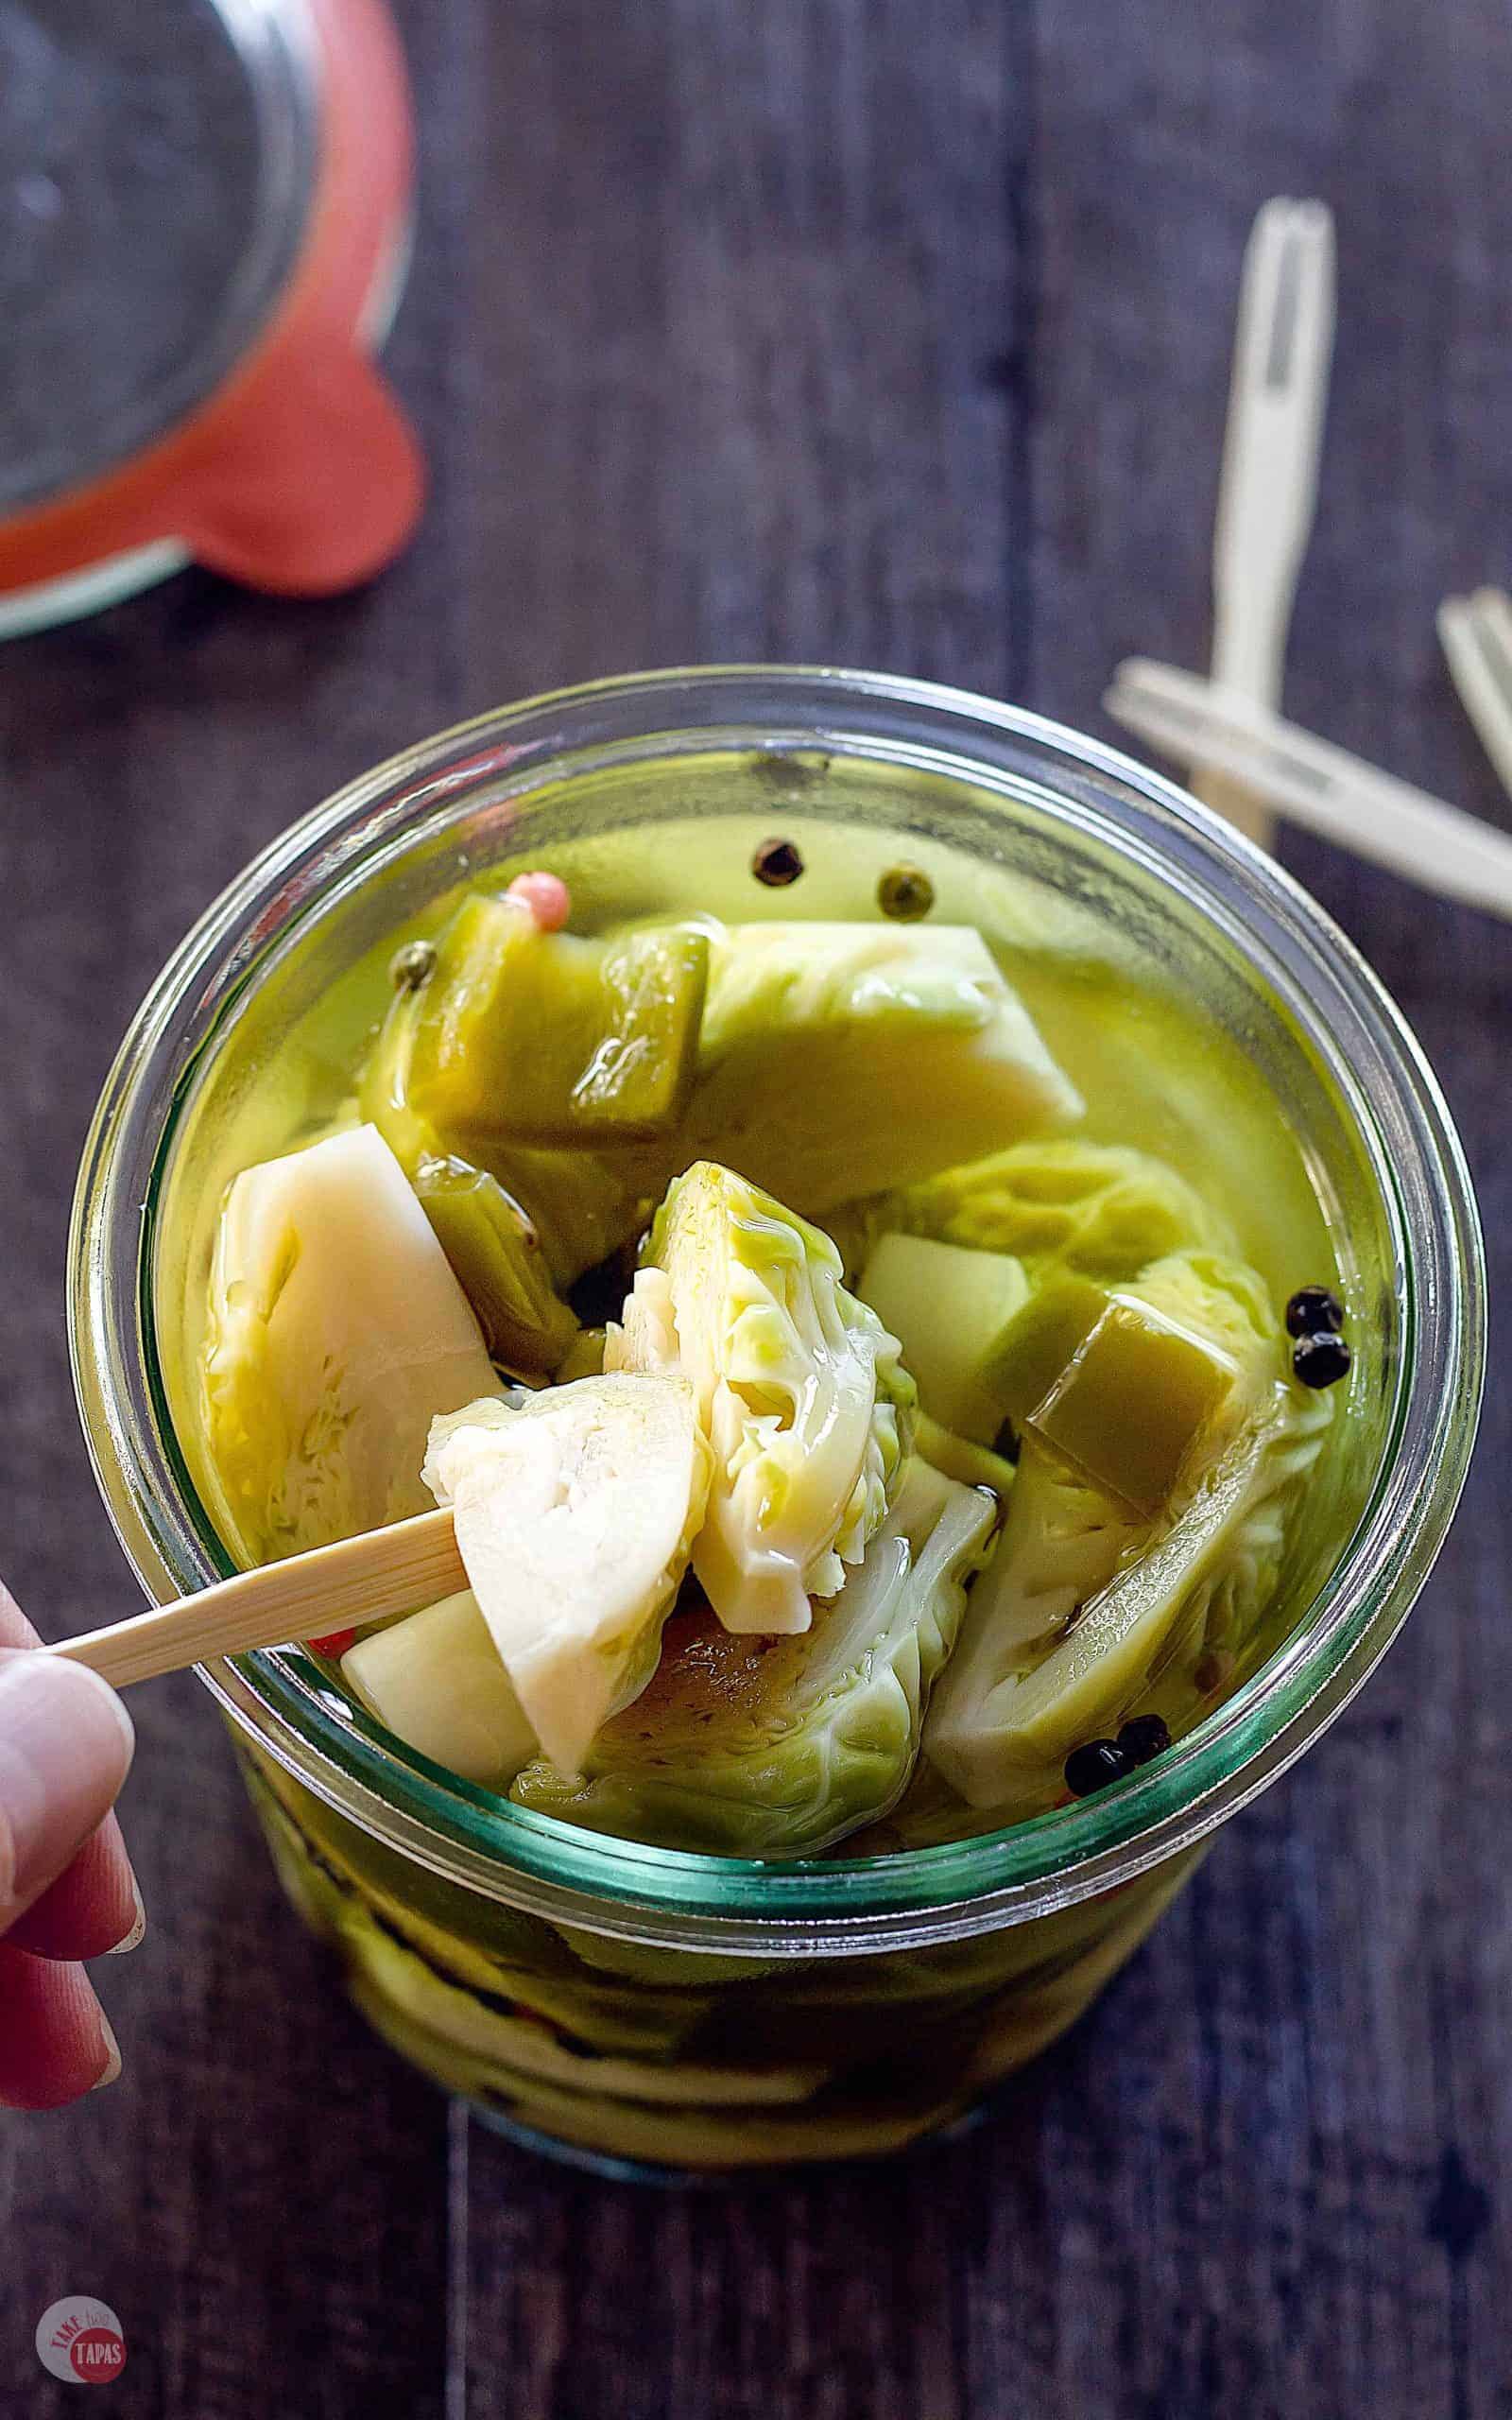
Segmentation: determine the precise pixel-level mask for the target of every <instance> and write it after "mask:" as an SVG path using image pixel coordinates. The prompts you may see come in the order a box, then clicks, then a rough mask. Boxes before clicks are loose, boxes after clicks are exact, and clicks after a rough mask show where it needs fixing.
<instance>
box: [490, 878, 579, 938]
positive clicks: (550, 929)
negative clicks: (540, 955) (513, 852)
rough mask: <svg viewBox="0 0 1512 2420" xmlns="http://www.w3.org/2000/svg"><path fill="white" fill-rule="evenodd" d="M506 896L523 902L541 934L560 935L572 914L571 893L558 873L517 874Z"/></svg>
mask: <svg viewBox="0 0 1512 2420" xmlns="http://www.w3.org/2000/svg"><path fill="white" fill-rule="evenodd" d="M506 895H507V897H508V898H510V899H519V900H523V901H524V905H525V906H526V907H527V908H529V910H530V913H531V914H532V916H534V918H535V920H536V923H537V924H538V925H540V927H541V931H542V932H543V933H559V932H560V930H561V928H562V926H563V925H565V923H566V922H567V919H568V917H569V916H570V915H571V914H572V912H573V902H572V893H571V891H570V890H568V888H567V885H566V884H565V883H564V882H563V880H562V878H561V876H560V874H559V873H517V874H516V875H515V878H514V880H513V882H511V884H510V885H509V889H508V891H507V894H506Z"/></svg>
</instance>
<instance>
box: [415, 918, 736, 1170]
mask: <svg viewBox="0 0 1512 2420" xmlns="http://www.w3.org/2000/svg"><path fill="white" fill-rule="evenodd" d="M708 970H709V941H708V936H707V934H706V933H705V932H704V931H703V930H702V929H701V928H700V927H699V926H697V925H659V926H654V927H644V928H642V929H641V930H638V931H632V932H628V933H626V934H625V935H623V936H622V937H621V938H620V939H618V940H616V941H612V942H602V941H584V940H580V939H578V938H577V937H576V936H575V935H574V934H572V933H561V932H543V931H542V930H541V926H540V925H538V924H537V923H536V920H535V918H534V916H533V915H532V914H531V912H530V909H529V908H528V907H526V906H525V905H524V903H523V902H522V901H520V900H518V899H508V898H503V899H500V898H490V897H489V896H487V895H486V894H484V893H482V892H474V893H473V894H472V896H471V897H470V898H468V899H465V900H464V901H463V902H462V905H461V907H460V908H458V909H457V911H456V913H455V916H454V917H453V919H452V921H451V923H450V924H449V925H447V927H446V929H445V931H444V932H443V933H442V934H441V935H440V937H439V939H438V942H437V944H436V961H435V966H434V969H433V971H432V973H431V975H430V977H429V978H428V980H427V981H426V982H425V983H424V984H422V985H421V987H420V988H419V989H417V990H413V991H410V992H407V993H405V994H403V995H402V996H401V1002H400V1006H401V1010H402V1012H403V1013H404V1016H405V1018H406V1020H407V1021H408V1023H409V1026H410V1028H411V1048H410V1060H409V1098H410V1100H411V1103H412V1104H413V1106H414V1108H415V1110H416V1111H417V1113H418V1114H419V1115H421V1117H423V1118H426V1119H428V1120H429V1122H430V1123H431V1124H432V1125H433V1126H434V1127H435V1128H436V1129H437V1130H438V1132H443V1133H444V1132H455V1131H458V1130H464V1129H465V1130H467V1131H469V1132H473V1133H476V1134H479V1135H486V1136H489V1137H490V1138H492V1139H493V1140H495V1141H496V1142H497V1143H498V1144H500V1145H503V1146H506V1147H507V1145H509V1144H511V1143H525V1144H582V1143H599V1142H603V1143H623V1142H629V1141H637V1140H644V1139H645V1138H647V1137H649V1136H654V1135H657V1134H661V1133H664V1132H667V1131H668V1130H670V1129H671V1128H672V1127H674V1126H675V1125H676V1124H677V1122H678V1119H679V1116H680V1115H681V1112H682V1109H683V1106H684V1103H685V1101H686V1099H687V1095H688V1091H689V1087H690V1085H691V1083H692V1080H693V1073H694V1067H695V1063H696V1056H697V1047H698V1028H699V1021H700V1018H701V1015H702V1011H703V1000H704V987H705V983H706V980H707V977H708Z"/></svg>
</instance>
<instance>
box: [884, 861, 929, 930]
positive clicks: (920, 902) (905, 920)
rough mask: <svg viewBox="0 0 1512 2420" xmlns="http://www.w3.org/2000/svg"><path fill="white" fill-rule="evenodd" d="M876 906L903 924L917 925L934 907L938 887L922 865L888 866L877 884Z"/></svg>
mask: <svg viewBox="0 0 1512 2420" xmlns="http://www.w3.org/2000/svg"><path fill="white" fill-rule="evenodd" d="M877 905H878V907H879V908H881V909H882V912H883V914H884V915H885V916H891V917H892V918H893V919H894V920H895V922H896V923H898V924H900V925H917V924H918V922H919V918H920V916H927V915H928V913H929V911H930V909H931V908H933V907H934V905H935V886H934V884H933V883H932V882H931V881H930V878H929V876H928V874H927V873H923V872H922V870H921V869H920V868H919V866H889V867H888V869H887V872H886V873H885V874H884V875H883V877H882V880H881V881H880V882H879V883H878V885H877Z"/></svg>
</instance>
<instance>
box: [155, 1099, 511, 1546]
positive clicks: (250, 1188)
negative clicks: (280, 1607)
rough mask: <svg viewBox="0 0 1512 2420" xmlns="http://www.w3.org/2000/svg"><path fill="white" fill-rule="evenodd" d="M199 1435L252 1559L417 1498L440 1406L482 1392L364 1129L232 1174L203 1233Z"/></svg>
mask: <svg viewBox="0 0 1512 2420" xmlns="http://www.w3.org/2000/svg"><path fill="white" fill-rule="evenodd" d="M201 1388H202V1401H203V1408H204V1421H205V1431H206V1437H207V1441H208V1443H209V1446H210V1451H211V1453H212V1455H213V1457H214V1460H215V1467H216V1470H217V1472H218V1474H219V1476H220V1479H221V1483H222V1486H223V1488H224V1490H225V1493H226V1496H227V1499H228V1503H229V1508H230V1510H231V1512H232V1515H233V1516H234V1519H235V1523H236V1527H237V1530H238V1533H239V1543H240V1545H241V1547H242V1548H243V1550H244V1552H245V1554H246V1557H247V1559H248V1560H249V1561H251V1562H256V1563H266V1562H269V1561H271V1560H272V1559H273V1558H274V1557H276V1556H280V1555H285V1554H293V1553H296V1552H297V1551H299V1550H300V1549H301V1548H302V1547H317V1546H324V1545H327V1544H328V1543H329V1542H330V1541H331V1540H333V1539H335V1538H344V1537H350V1536H352V1534H353V1533H354V1532H356V1531H357V1530H371V1529H376V1528H378V1527H379V1526H380V1525H381V1524H383V1523H384V1522H386V1521H398V1520H402V1519H404V1517H405V1515H407V1514H409V1513H422V1512H424V1511H425V1510H426V1509H427V1504H428V1499H427V1496H426V1494H425V1491H424V1489H423V1488H422V1487H421V1482H420V1465H421V1457H422V1455H423V1453H424V1450H425V1437H426V1432H427V1430H428V1428H429V1426H430V1424H431V1422H432V1420H433V1419H434V1418H435V1416H436V1414H437V1413H438V1412H439V1411H444V1410H447V1409H450V1408H451V1406H453V1405H454V1404H457V1403H461V1402H463V1401H465V1400H467V1399H468V1398H469V1397H471V1396H476V1395H487V1394H490V1393H492V1392H497V1388H498V1381H497V1379H496V1378H495V1376H494V1374H493V1370H492V1367H491V1365H490V1360H489V1356H488V1352H487V1349H486V1347H485V1344H484V1340H483V1338H482V1335H481V1334H480V1332H479V1329H478V1323H477V1322H476V1320H475V1319H474V1318H473V1316H472V1311H471V1310H470V1309H469V1308H468V1305H467V1300H466V1297H465V1296H464V1294H463V1292H462V1290H461V1288H460V1287H459V1286H458V1284H457V1282H456V1279H455V1277H454V1275H453V1274H452V1271H451V1270H450V1269H449V1268H448V1266H447V1262H446V1257H445V1254H444V1253H442V1251H441V1248H440V1246H439V1244H438V1242H437V1240H436V1237H435V1235H434V1234H433V1232H432V1230H431V1227H430V1225H429V1223H428V1221H427V1219H426V1218H425V1215H424V1213H423V1211H422V1210H421V1207H420V1204H419V1203H418V1201H416V1199H415V1196H414V1194H413V1193H412V1192H411V1190H410V1188H409V1185H408V1184H407V1183H406V1182H405V1178H404V1170H403V1169H402V1168H401V1167H400V1166H399V1163H398V1161H397V1160H396V1159H395V1158H394V1155H393V1153H392V1152H391V1151H390V1150H388V1148H387V1144H385V1142H384V1141H383V1139H382V1137H381V1136H380V1135H379V1134H377V1133H376V1132H374V1130H373V1129H372V1128H371V1127H370V1126H357V1127H352V1128H351V1129H350V1130H349V1131H347V1132H343V1133H338V1134H334V1135H331V1136H329V1137H328V1138H327V1139H326V1140H325V1141H323V1142H319V1143H314V1144H312V1145H310V1147H309V1148H308V1149H307V1150H302V1151H293V1152H290V1153H289V1154H288V1156H287V1157H286V1158H283V1159H279V1160H266V1161H263V1162H262V1163H261V1164H260V1165H258V1166H257V1167H249V1168H246V1169H244V1170H243V1171H242V1173H241V1175H240V1176H238V1177H237V1178H236V1179H235V1181H234V1183H233V1184H232V1185H231V1187H230V1188H229V1190H228V1192H227V1196H226V1201H225V1205H224V1207H223V1209H222V1211H221V1216H220V1224H219V1227H218V1229H217V1231H216V1236H215V1256H214V1262H213V1266H212V1270H211V1279H210V1316H209V1324H208V1330H207V1335H206V1341H205V1346H204V1352H203V1357H202V1362H201Z"/></svg>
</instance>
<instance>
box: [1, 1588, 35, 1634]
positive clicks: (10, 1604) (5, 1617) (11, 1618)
mask: <svg viewBox="0 0 1512 2420" xmlns="http://www.w3.org/2000/svg"><path fill="white" fill-rule="evenodd" d="M38 1644H39V1641H38V1638H37V1634H36V1632H35V1631H34V1630H33V1629H32V1627H31V1624H30V1622H28V1621H27V1619H26V1615H25V1614H24V1613H23V1612H22V1610H21V1607H20V1606H19V1605H18V1604H17V1602H16V1600H15V1599H14V1597H12V1595H11V1594H10V1591H9V1588H8V1587H7V1586H6V1583H5V1582H4V1581H3V1580H0V1647H35V1646H37V1645H38Z"/></svg>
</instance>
